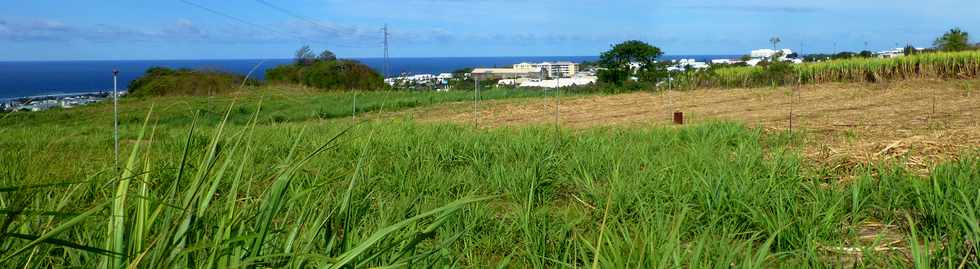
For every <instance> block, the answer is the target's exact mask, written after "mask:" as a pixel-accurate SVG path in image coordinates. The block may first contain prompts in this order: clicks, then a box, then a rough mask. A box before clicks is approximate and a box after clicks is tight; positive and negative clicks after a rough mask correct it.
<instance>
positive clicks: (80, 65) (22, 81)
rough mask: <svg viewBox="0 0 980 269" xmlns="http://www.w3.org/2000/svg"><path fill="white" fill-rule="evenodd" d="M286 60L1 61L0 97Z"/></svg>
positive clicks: (497, 60)
mask: <svg viewBox="0 0 980 269" xmlns="http://www.w3.org/2000/svg"><path fill="white" fill-rule="evenodd" d="M736 57H737V56H733V55H670V56H665V57H664V58H665V59H698V60H700V61H704V60H710V59H718V58H736ZM597 59H598V57H595V56H529V57H455V58H391V59H390V60H389V61H390V66H391V69H390V71H391V72H390V75H391V76H398V75H400V74H438V73H448V72H452V71H453V70H457V69H460V68H466V67H506V66H510V65H513V64H515V63H520V62H544V61H572V62H583V61H595V60H597ZM355 60H358V61H360V62H362V63H364V64H367V65H368V66H370V67H372V68H374V69H375V70H379V71H380V70H381V69H382V67H383V66H384V59H382V58H363V59H355ZM290 62H291V60H289V59H272V60H261V59H238V60H125V61H43V62H27V61H23V62H2V61H0V99H5V98H14V97H26V96H38V95H49V94H65V93H80V92H99V91H106V90H111V89H112V70H113V69H118V70H119V88H120V89H126V88H127V85H129V82H130V81H133V80H134V79H136V78H138V77H140V76H141V75H143V72H144V71H146V69H148V68H150V67H154V66H163V67H170V68H192V69H202V70H203V69H210V70H221V71H227V72H233V73H238V74H243V75H244V74H247V73H248V72H249V71H250V70H252V69H253V68H254V69H255V72H254V73H253V74H252V77H253V78H256V79H260V80H261V79H263V78H264V77H265V70H266V69H269V68H272V67H275V66H277V65H281V64H287V63H290Z"/></svg>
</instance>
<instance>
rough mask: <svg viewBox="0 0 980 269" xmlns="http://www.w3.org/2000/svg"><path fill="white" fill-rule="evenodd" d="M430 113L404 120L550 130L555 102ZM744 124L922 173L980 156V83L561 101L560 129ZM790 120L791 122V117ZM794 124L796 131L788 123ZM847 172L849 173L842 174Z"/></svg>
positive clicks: (834, 162) (838, 159) (836, 162)
mask: <svg viewBox="0 0 980 269" xmlns="http://www.w3.org/2000/svg"><path fill="white" fill-rule="evenodd" d="M476 108H477V107H475V106H474V104H473V103H472V102H465V103H454V104H447V105H441V106H432V107H424V108H419V109H415V110H410V111H408V112H401V113H399V114H401V116H405V114H408V116H409V117H412V118H414V119H415V120H417V121H422V122H457V123H467V124H477V125H479V126H480V127H481V128H493V127H502V126H520V125H533V124H553V123H554V122H555V118H556V115H555V99H554V98H535V99H521V100H499V101H483V102H481V103H480V104H479V106H478V109H476ZM672 111H681V112H683V113H684V118H685V121H686V122H687V123H689V124H691V123H698V122H705V121H717V120H724V121H738V122H743V123H745V124H747V125H749V126H754V127H762V128H765V129H766V130H767V131H781V130H787V129H790V128H791V127H790V126H791V124H792V128H793V130H794V131H797V132H801V133H803V134H805V137H806V143H804V144H805V149H804V152H805V154H806V155H807V157H808V158H809V159H810V160H812V161H815V162H818V163H817V164H820V165H823V166H824V167H834V169H836V168H843V167H851V166H853V164H857V163H868V162H871V161H880V160H896V161H900V162H904V163H905V164H906V165H908V166H909V167H912V168H915V169H918V170H920V171H922V172H925V171H927V170H928V169H929V168H930V167H932V166H933V165H934V164H935V163H937V162H938V161H944V160H949V159H951V158H956V157H957V156H959V155H960V154H962V153H964V152H966V151H975V150H977V149H980V81H940V80H914V81H902V82H891V83H877V84H853V83H852V84H822V85H810V86H803V87H798V88H797V87H781V88H776V89H772V88H761V89H703V90H692V91H683V92H681V91H673V92H657V93H649V92H638V93H628V94H618V95H601V96H572V97H565V98H561V99H560V100H559V112H558V118H559V119H560V123H561V126H562V127H566V128H590V127H596V126H624V127H625V126H649V125H670V124H671V120H672V114H673V113H672ZM791 115H792V117H791ZM791 119H792V123H791ZM845 169H846V168H845Z"/></svg>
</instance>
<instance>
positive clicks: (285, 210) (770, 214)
mask: <svg viewBox="0 0 980 269" xmlns="http://www.w3.org/2000/svg"><path fill="white" fill-rule="evenodd" d="M541 94H547V93H541V92H537V93H536V92H523V93H520V92H508V91H497V92H487V93H485V94H484V98H512V97H533V96H535V95H541ZM470 98H472V92H451V93H448V94H447V93H360V95H359V97H358V100H359V102H362V103H361V104H362V106H363V111H378V110H381V107H382V106H384V109H385V110H386V111H394V110H399V109H405V108H410V107H414V106H421V105H430V104H435V103H441V102H451V101H458V100H470ZM351 99H352V96H351V95H350V94H339V93H332V94H317V93H289V92H274V93H270V94H261V93H249V94H242V95H240V96H238V97H237V98H235V97H229V96H219V97H211V98H208V97H196V98H195V97H166V98H152V99H139V100H126V101H124V102H122V110H121V111H122V128H121V129H122V131H123V135H122V154H121V155H122V157H121V160H120V161H119V167H120V168H119V169H118V171H119V172H118V173H117V172H116V171H117V170H116V169H114V165H113V163H114V161H113V149H112V148H113V142H112V132H111V126H112V122H111V114H109V112H111V106H108V105H107V104H100V105H96V106H92V107H85V108H81V109H73V110H61V111H49V112H43V113H15V114H9V115H0V180H2V182H0V208H2V212H3V213H4V214H3V215H4V219H3V226H0V228H2V229H3V230H2V232H3V234H2V236H0V264H2V265H3V267H18V268H20V267H26V268H51V267H80V268H100V267H101V268H123V267H126V268H175V267H176V268H207V267H219V268H232V267H290V268H300V267H302V268H306V267H319V268H355V267H356V268H363V267H375V266H380V267H385V266H393V267H409V266H411V267H422V268H429V267H479V268H482V267H515V268H523V267H536V268H555V267H558V268H561V267H593V268H597V267H598V268H678V267H688V268H704V267H711V268H719V267H723V268H731V267H739V268H797V267H817V268H819V267H844V266H851V265H856V266H858V267H886V268H887V267H913V266H914V267H920V268H926V267H942V268H964V267H966V268H969V267H977V266H980V262H978V260H977V258H976V254H977V253H978V250H980V245H978V244H977V242H980V180H978V179H980V165H978V164H980V159H978V158H975V157H963V158H961V159H959V160H957V161H952V162H949V163H946V164H943V165H940V166H938V167H936V168H935V169H933V171H932V172H931V174H929V175H925V176H923V175H917V174H916V173H914V172H911V171H907V170H905V169H904V168H902V167H901V166H898V165H894V164H889V163H877V164H868V165H866V166H863V167H859V168H857V169H855V171H856V172H854V173H855V174H848V175H837V174H827V172H826V171H829V170H830V169H827V170H824V169H822V168H819V167H818V168H813V167H811V166H810V165H807V161H806V160H805V159H804V158H802V157H800V155H799V154H798V153H797V152H795V151H794V150H793V148H795V147H794V145H796V144H798V143H803V142H802V140H803V139H801V137H800V135H799V134H791V133H776V134H767V133H762V132H761V131H760V130H756V129H750V128H747V127H745V126H743V125H740V124H737V123H725V122H717V123H708V124H700V125H695V126H688V127H683V128H673V127H656V126H650V127H643V128H619V129H617V128H600V129H589V130H576V131H572V130H561V131H560V132H556V129H555V128H554V126H533V127H527V128H500V129H474V128H472V127H469V126H462V125H454V124H422V123H415V122H412V121H411V120H407V119H399V118H379V117H376V116H377V115H378V114H364V115H363V118H362V119H361V120H360V121H361V122H362V123H361V124H357V125H355V124H353V123H352V121H350V120H349V119H344V118H345V117H349V116H350V114H349V113H350V109H351V107H350V100H351ZM232 100H236V101H234V104H232V103H233V102H232ZM382 104H384V105H382ZM151 107H152V112H151ZM117 175H118V176H117ZM874 223H877V224H879V225H877V226H876V227H884V228H880V229H877V230H875V232H874V233H871V234H870V236H868V233H867V232H866V230H867V227H870V226H869V225H868V224H874ZM876 248H877V249H876Z"/></svg>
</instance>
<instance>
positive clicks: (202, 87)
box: [129, 67, 258, 97]
mask: <svg viewBox="0 0 980 269" xmlns="http://www.w3.org/2000/svg"><path fill="white" fill-rule="evenodd" d="M243 84H247V85H256V84H258V82H256V81H254V80H248V81H245V77H244V76H241V75H237V74H232V73H227V72H221V71H213V70H193V69H170V68H166V67H152V68H150V69H147V70H146V74H145V75H143V76H142V77H140V78H138V79H136V80H134V81H133V82H131V83H130V84H129V95H130V96H135V97H147V96H173V95H198V96H211V95H218V94H224V93H228V92H231V91H234V90H237V89H239V87H241V86H242V85H243Z"/></svg>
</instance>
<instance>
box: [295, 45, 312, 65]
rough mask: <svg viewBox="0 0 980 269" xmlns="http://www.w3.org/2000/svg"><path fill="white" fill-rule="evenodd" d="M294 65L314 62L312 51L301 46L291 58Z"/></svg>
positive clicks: (308, 47) (307, 47)
mask: <svg viewBox="0 0 980 269" xmlns="http://www.w3.org/2000/svg"><path fill="white" fill-rule="evenodd" d="M293 59H294V60H295V61H296V64H301V65H309V64H312V63H313V62H314V61H315V60H316V55H314V54H313V50H312V49H310V46H303V47H301V48H299V49H298V50H296V54H295V56H294V58H293Z"/></svg>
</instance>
